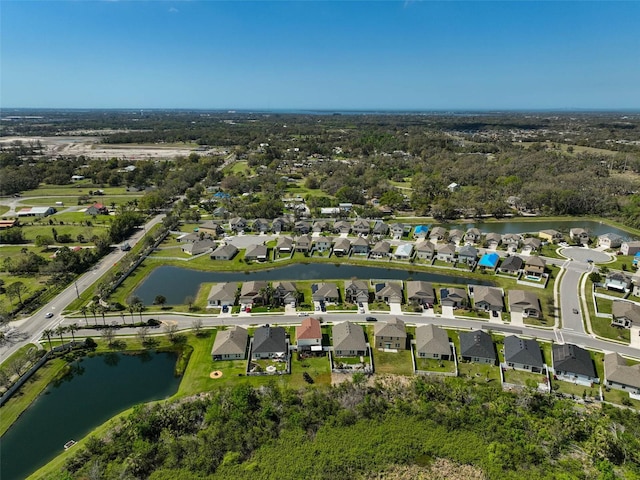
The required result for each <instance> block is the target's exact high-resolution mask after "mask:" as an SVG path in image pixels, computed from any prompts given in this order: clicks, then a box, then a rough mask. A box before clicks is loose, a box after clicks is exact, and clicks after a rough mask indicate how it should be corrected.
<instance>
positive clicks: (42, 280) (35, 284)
mask: <svg viewBox="0 0 640 480" xmlns="http://www.w3.org/2000/svg"><path fill="white" fill-rule="evenodd" d="M2 250H4V249H2ZM0 259H2V256H0ZM48 278H49V277H46V276H38V277H35V276H27V275H11V274H9V273H7V272H0V280H4V286H5V288H6V287H8V286H9V285H11V284H12V283H16V282H22V283H23V284H24V285H25V287H26V288H27V290H26V292H25V293H22V299H23V300H25V299H26V298H27V297H29V296H31V295H32V294H33V293H34V292H35V291H37V290H40V289H41V288H45V287H47V285H46V282H47V279H48ZM0 299H2V300H1V301H0V303H3V304H5V305H6V306H7V307H17V306H18V305H19V303H20V301H19V299H18V297H11V298H10V297H9V295H7V294H6V293H3V294H2V295H0Z"/></svg>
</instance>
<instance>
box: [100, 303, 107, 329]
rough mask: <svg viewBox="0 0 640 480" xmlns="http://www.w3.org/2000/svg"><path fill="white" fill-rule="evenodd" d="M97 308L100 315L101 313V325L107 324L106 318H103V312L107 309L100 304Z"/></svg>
mask: <svg viewBox="0 0 640 480" xmlns="http://www.w3.org/2000/svg"><path fill="white" fill-rule="evenodd" d="M98 309H99V311H100V315H102V324H103V325H106V324H107V320H106V319H105V318H104V312H106V311H107V309H106V308H104V307H103V306H102V305H100V306H99V307H98Z"/></svg>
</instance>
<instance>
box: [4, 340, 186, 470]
mask: <svg viewBox="0 0 640 480" xmlns="http://www.w3.org/2000/svg"><path fill="white" fill-rule="evenodd" d="M176 360H177V357H176V355H175V354H173V353H149V352H143V353H141V354H138V355H127V354H122V353H108V354H104V355H96V356H94V357H85V358H83V359H81V360H77V361H74V362H73V363H72V364H70V365H71V373H70V374H69V375H67V376H66V377H65V378H64V379H63V380H61V381H59V382H57V383H56V384H53V385H50V386H49V387H47V388H46V389H45V391H44V392H43V393H42V395H40V396H39V397H38V399H36V401H35V402H34V403H33V404H32V405H31V406H29V408H28V409H27V410H26V411H25V412H24V413H23V414H22V416H21V417H20V418H19V419H18V420H17V421H16V423H14V424H13V425H12V426H11V428H10V429H9V430H8V431H7V432H6V433H5V434H4V435H3V436H2V438H1V439H0V442H1V445H2V447H1V448H2V462H0V478H2V480H22V479H24V478H26V477H27V476H29V475H30V474H31V473H33V472H34V471H36V470H37V469H38V468H40V467H41V466H42V465H44V464H46V463H47V462H48V461H50V460H51V459H53V458H54V457H56V456H57V455H58V454H60V453H62V451H63V450H64V448H63V447H64V444H65V443H66V442H67V441H69V440H76V441H77V440H80V439H81V438H83V437H84V436H85V435H87V434H88V433H89V432H90V431H91V430H92V429H94V428H95V427H97V426H99V425H101V424H102V423H104V422H105V421H107V420H108V419H110V418H111V417H113V416H114V415H116V414H117V413H119V412H121V411H123V410H125V409H127V408H129V407H131V406H133V405H136V404H139V403H143V402H149V401H152V400H160V399H164V398H167V397H170V396H171V395H173V394H174V393H175V392H176V391H177V389H178V385H179V383H180V378H179V377H176V376H175V375H174V370H175V366H176ZM36 375H37V372H36ZM142 379H144V381H141V380H142ZM18 394H19V393H18ZM72 448H75V447H72Z"/></svg>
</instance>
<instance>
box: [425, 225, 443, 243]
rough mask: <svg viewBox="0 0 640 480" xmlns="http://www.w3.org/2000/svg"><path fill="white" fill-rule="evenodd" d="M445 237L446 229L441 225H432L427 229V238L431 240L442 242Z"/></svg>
mask: <svg viewBox="0 0 640 480" xmlns="http://www.w3.org/2000/svg"><path fill="white" fill-rule="evenodd" d="M446 238H447V230H446V229H445V228H443V227H433V228H432V229H431V230H430V231H429V240H430V241H432V242H436V243H437V242H443V241H444V240H445V239H446Z"/></svg>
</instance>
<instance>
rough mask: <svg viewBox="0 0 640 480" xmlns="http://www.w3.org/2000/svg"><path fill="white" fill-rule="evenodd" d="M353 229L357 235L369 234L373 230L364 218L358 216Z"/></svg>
mask: <svg viewBox="0 0 640 480" xmlns="http://www.w3.org/2000/svg"><path fill="white" fill-rule="evenodd" d="M351 229H352V230H353V233H355V234H357V235H369V232H371V226H370V225H369V222H368V221H367V220H365V219H364V218H358V219H357V220H355V221H354V222H353V225H352V227H351Z"/></svg>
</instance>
